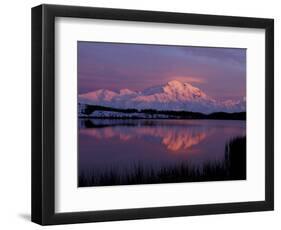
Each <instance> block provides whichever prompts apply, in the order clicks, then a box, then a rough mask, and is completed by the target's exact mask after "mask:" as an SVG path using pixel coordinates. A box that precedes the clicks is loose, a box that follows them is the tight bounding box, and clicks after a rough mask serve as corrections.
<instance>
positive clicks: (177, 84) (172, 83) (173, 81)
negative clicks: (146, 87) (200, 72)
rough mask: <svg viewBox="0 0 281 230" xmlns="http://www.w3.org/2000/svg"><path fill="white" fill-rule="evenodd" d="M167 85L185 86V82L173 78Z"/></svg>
mask: <svg viewBox="0 0 281 230" xmlns="http://www.w3.org/2000/svg"><path fill="white" fill-rule="evenodd" d="M167 85H169V86H175V87H182V86H184V83H182V82H181V81H178V80H171V81H169V82H168V83H167Z"/></svg>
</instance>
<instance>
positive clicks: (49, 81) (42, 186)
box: [31, 5, 274, 225]
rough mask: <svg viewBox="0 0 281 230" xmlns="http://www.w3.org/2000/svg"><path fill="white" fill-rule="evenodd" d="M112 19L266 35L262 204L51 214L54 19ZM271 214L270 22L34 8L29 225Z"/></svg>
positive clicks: (53, 161) (271, 102)
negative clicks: (249, 30) (258, 31)
mask: <svg viewBox="0 0 281 230" xmlns="http://www.w3.org/2000/svg"><path fill="white" fill-rule="evenodd" d="M56 17H72V18H89V19H110V20H125V21H138V22H154V23H173V24H193V25H210V26H228V27H241V28H261V29H265V34H266V35H265V36H266V38H265V43H266V44H265V47H266V50H265V76H266V77H265V90H266V98H265V101H266V105H265V110H266V111H265V119H266V120H265V123H266V128H265V131H266V134H265V136H266V138H265V143H266V147H265V200H264V201H249V202H238V203H218V204H202V205H201V204H200V205H183V206H172V207H156V208H137V209H121V210H106V211H87V212H71V213H55V115H54V114H55V74H54V73H55V63H54V61H55V46H54V45H55V44H54V42H55V40H54V37H55V30H54V28H55V18H56ZM273 209H274V20H273V19H263V18H247V17H230V16H215V15H202V14H186V13H171V12H153V11H139V10H125V9H110V8H94V7H77V6H60V5H40V6H36V7H34V8H32V209H31V213H32V221H33V222H35V223H38V224H41V225H53V224H71V223H84V222H98V221H115V220H130V219H143V218H162V217H177V216H194V215H205V214H221V213H236V212H252V211H267V210H273Z"/></svg>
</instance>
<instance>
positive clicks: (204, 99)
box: [32, 5, 274, 225]
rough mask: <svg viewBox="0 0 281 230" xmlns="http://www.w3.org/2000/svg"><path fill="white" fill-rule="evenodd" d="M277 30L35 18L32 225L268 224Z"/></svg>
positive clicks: (76, 15)
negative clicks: (235, 220)
mask: <svg viewBox="0 0 281 230" xmlns="http://www.w3.org/2000/svg"><path fill="white" fill-rule="evenodd" d="M273 33H274V21H273V19H264V18H246V17H231V16H215V15H202V14H185V13H171V12H153V11H139V10H125V9H109V8H93V7H76V6H58V5H40V6H37V7H34V8H32V221H33V222H36V223H38V224H41V225H51V224H70V223H82V222H97V221H114V220H129V219H142V218H161V217H176V216H192V215H205V214H220V213H235V212H251V211H267V210H273V207H274V187H273V186H274V175H273V172H274V163H273V152H274V143H273V142H274V123H273V121H274V107H273V106H274V98H273V96H274V91H273V90H274V76H273V75H274V34H273Z"/></svg>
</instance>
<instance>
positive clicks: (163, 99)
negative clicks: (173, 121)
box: [79, 80, 246, 113]
mask: <svg viewBox="0 0 281 230" xmlns="http://www.w3.org/2000/svg"><path fill="white" fill-rule="evenodd" d="M79 103H81V104H90V105H101V106H107V107H113V108H122V109H128V108H134V109H156V110H175V111H180V110H186V111H192V112H202V113H212V112H241V111H245V110H246V99H245V98H243V99H241V100H237V101H233V100H227V101H221V102H219V101H216V100H215V99H213V98H211V97H209V96H208V95H206V94H205V93H204V92H203V91H202V90H200V89H199V88H197V87H194V86H192V85H191V84H189V83H183V82H180V81H176V80H173V81H170V82H168V83H167V84H165V85H162V86H156V87H151V88H148V89H145V90H143V91H141V92H137V91H132V90H130V89H121V90H120V91H119V92H114V91H111V90H107V89H100V90H96V91H93V92H89V93H85V94H81V95H79Z"/></svg>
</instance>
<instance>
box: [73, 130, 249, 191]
mask: <svg viewBox="0 0 281 230" xmlns="http://www.w3.org/2000/svg"><path fill="white" fill-rule="evenodd" d="M245 179H246V137H245V136H243V137H235V138H233V139H232V140H230V141H229V142H228V143H227V144H226V145H225V154H224V160H222V161H216V162H212V163H211V162H208V163H205V164H204V165H202V166H200V167H199V166H198V167H196V166H192V165H191V164H190V163H189V162H181V163H179V164H174V165H170V166H163V167H160V168H158V169H155V168H153V167H150V168H147V167H144V166H143V165H141V164H140V163H138V164H136V165H134V167H133V169H132V170H128V171H127V172H123V173H120V172H119V171H117V170H114V169H113V168H111V169H109V170H107V171H104V172H102V173H98V172H95V170H92V172H91V173H85V172H84V173H83V172H82V173H80V174H79V178H78V186H79V187H89V186H109V185H133V184H157V183H176V182H199V181H221V180H245Z"/></svg>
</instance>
